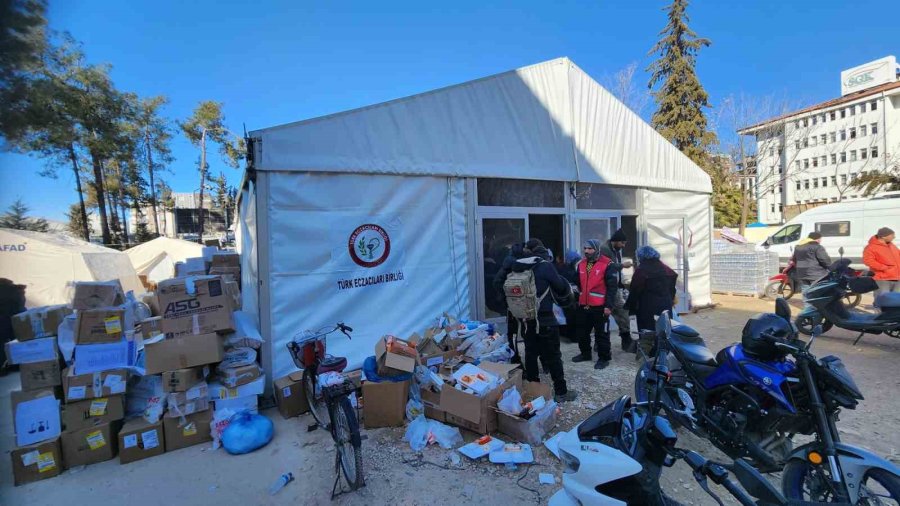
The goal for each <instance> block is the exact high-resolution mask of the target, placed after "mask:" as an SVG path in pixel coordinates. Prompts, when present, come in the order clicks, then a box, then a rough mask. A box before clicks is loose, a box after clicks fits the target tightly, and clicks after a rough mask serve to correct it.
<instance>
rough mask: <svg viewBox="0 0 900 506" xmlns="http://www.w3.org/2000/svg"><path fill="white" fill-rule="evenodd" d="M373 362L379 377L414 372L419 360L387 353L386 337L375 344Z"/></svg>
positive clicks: (416, 357)
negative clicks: (375, 364) (375, 363)
mask: <svg viewBox="0 0 900 506" xmlns="http://www.w3.org/2000/svg"><path fill="white" fill-rule="evenodd" d="M375 360H376V362H377V363H378V374H379V375H380V376H398V375H401V374H404V373H409V372H413V371H415V370H416V364H417V363H418V360H419V358H418V356H415V357H410V356H407V355H401V354H399V353H392V352H390V351H388V349H387V336H385V337H382V338H381V339H379V340H378V342H377V343H376V344H375Z"/></svg>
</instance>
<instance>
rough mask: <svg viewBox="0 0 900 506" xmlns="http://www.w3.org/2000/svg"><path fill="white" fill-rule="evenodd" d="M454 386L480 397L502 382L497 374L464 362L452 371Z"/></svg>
mask: <svg viewBox="0 0 900 506" xmlns="http://www.w3.org/2000/svg"><path fill="white" fill-rule="evenodd" d="M453 379H454V380H456V387H457V389H459V390H462V391H464V392H465V391H468V392H469V393H473V394H475V395H477V396H478V397H482V396H484V395H485V394H487V393H488V392H490V391H491V390H493V389H494V388H496V387H498V386H500V384H502V383H503V381H502V379H501V378H499V377H498V376H496V375H494V374H491V373H489V372H487V371H485V370H484V369H481V368H479V367H476V366H474V365H472V364H465V365H464V366H462V367H460V368H459V370H458V371H456V372H454V373H453Z"/></svg>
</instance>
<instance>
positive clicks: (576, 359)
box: [572, 353, 591, 363]
mask: <svg viewBox="0 0 900 506" xmlns="http://www.w3.org/2000/svg"><path fill="white" fill-rule="evenodd" d="M590 361H591V356H590V355H585V354H584V353H579V354H578V355H575V356H574V357H572V362H575V363H578V362H590Z"/></svg>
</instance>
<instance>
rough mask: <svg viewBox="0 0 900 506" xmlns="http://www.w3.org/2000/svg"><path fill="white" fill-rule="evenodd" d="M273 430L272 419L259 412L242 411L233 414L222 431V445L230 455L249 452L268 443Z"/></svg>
mask: <svg viewBox="0 0 900 506" xmlns="http://www.w3.org/2000/svg"><path fill="white" fill-rule="evenodd" d="M273 432H274V426H273V425H272V420H269V419H268V418H266V417H265V416H263V415H260V414H256V413H251V412H249V411H242V412H240V413H238V414H236V415H234V416H233V417H232V418H231V422H230V423H229V424H228V427H226V428H225V430H224V431H222V446H223V447H224V448H225V451H227V452H228V453H230V454H232V455H241V454H244V453H250V452H252V451H254V450H258V449H259V448H262V447H263V446H266V445H267V444H269V441H271V440H272V436H273Z"/></svg>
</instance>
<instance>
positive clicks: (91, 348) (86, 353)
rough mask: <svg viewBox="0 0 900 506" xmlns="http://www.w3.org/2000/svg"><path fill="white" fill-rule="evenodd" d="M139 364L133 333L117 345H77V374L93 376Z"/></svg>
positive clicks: (128, 333) (128, 334)
mask: <svg viewBox="0 0 900 506" xmlns="http://www.w3.org/2000/svg"><path fill="white" fill-rule="evenodd" d="M136 362H137V345H136V344H135V341H134V335H133V334H132V333H131V332H126V333H125V339H122V340H121V341H118V342H115V343H104V344H77V345H75V373H76V374H92V373H95V372H100V371H108V370H111V369H121V368H124V367H131V366H133V365H135V363H136Z"/></svg>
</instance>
